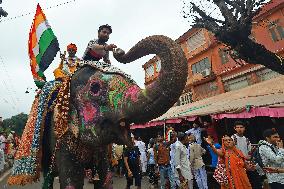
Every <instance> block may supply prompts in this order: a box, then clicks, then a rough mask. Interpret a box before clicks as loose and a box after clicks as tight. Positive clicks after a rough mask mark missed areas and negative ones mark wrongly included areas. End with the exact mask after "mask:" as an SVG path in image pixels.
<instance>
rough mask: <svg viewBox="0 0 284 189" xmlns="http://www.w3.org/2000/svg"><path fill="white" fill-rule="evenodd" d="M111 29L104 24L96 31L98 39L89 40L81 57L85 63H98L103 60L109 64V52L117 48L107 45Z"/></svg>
mask: <svg viewBox="0 0 284 189" xmlns="http://www.w3.org/2000/svg"><path fill="white" fill-rule="evenodd" d="M111 33H112V28H111V26H110V25H108V24H105V25H102V26H100V27H99V29H98V39H94V40H90V41H89V43H88V45H87V48H86V50H85V52H84V55H83V58H82V59H83V60H85V61H99V60H101V59H103V61H104V62H105V63H108V64H111V62H110V60H109V51H113V50H114V49H115V48H116V47H117V46H116V45H114V44H107V43H106V42H107V41H108V39H109V36H110V34H111Z"/></svg>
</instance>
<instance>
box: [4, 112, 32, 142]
mask: <svg viewBox="0 0 284 189" xmlns="http://www.w3.org/2000/svg"><path fill="white" fill-rule="evenodd" d="M27 120H28V115H27V114H24V113H20V114H18V115H15V116H12V117H11V118H8V119H4V120H3V124H2V127H1V128H0V131H4V132H6V133H10V132H11V131H15V132H16V134H17V135H20V136H21V135H22V133H23V130H24V128H25V125H26V122H27Z"/></svg>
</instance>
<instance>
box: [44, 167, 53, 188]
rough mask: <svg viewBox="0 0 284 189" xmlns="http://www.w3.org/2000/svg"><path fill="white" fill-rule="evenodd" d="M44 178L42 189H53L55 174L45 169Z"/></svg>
mask: <svg viewBox="0 0 284 189" xmlns="http://www.w3.org/2000/svg"><path fill="white" fill-rule="evenodd" d="M43 178H44V181H43V184H42V189H53V182H54V175H53V174H52V173H51V174H49V173H48V172H45V171H44V172H43Z"/></svg>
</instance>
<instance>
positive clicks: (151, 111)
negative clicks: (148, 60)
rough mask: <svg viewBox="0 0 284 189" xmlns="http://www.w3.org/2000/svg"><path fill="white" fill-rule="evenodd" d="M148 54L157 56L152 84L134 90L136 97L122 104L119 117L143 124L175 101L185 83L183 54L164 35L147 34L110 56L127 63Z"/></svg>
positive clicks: (185, 68) (185, 70)
mask: <svg viewBox="0 0 284 189" xmlns="http://www.w3.org/2000/svg"><path fill="white" fill-rule="evenodd" d="M149 54H156V55H157V56H158V57H159V58H160V60H161V70H160V72H159V76H158V78H157V79H156V80H155V81H154V82H153V83H151V84H149V85H148V86H147V87H146V89H143V90H140V91H138V93H137V94H136V96H137V100H135V101H131V102H125V104H124V105H123V115H122V116H124V117H125V118H126V119H128V121H129V122H130V123H145V122H147V121H150V120H152V119H154V118H157V117H159V116H160V115H162V114H163V113H165V112H166V111H167V110H168V109H169V108H171V107H172V106H173V105H174V104H175V102H177V100H178V98H179V97H180V95H181V93H182V91H183V89H184V86H185V84H186V80H187V75H188V72H187V71H188V66H187V60H186V57H185V55H184V53H183V51H182V49H181V47H180V45H179V44H177V43H176V42H175V41H173V40H172V39H170V38H168V37H166V36H162V35H155V36H150V37H147V38H145V39H143V40H141V41H140V42H138V43H137V44H136V45H135V46H134V47H132V48H131V49H130V50H129V51H128V52H127V53H126V54H125V53H121V52H120V53H118V52H117V53H114V57H115V59H116V60H117V61H119V62H122V63H130V62H132V61H134V60H136V59H138V58H141V57H143V56H146V55H149Z"/></svg>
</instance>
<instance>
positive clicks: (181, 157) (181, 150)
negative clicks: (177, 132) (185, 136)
mask: <svg viewBox="0 0 284 189" xmlns="http://www.w3.org/2000/svg"><path fill="white" fill-rule="evenodd" d="M187 156H188V155H187V148H186V146H185V145H183V144H182V143H181V142H180V141H177V143H176V145H175V166H176V169H180V171H181V174H182V176H183V177H184V178H185V179H187V180H192V179H193V177H192V173H191V167H190V162H189V159H188V157H187ZM176 169H175V172H176V174H177V175H178V173H177V170H176Z"/></svg>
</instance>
